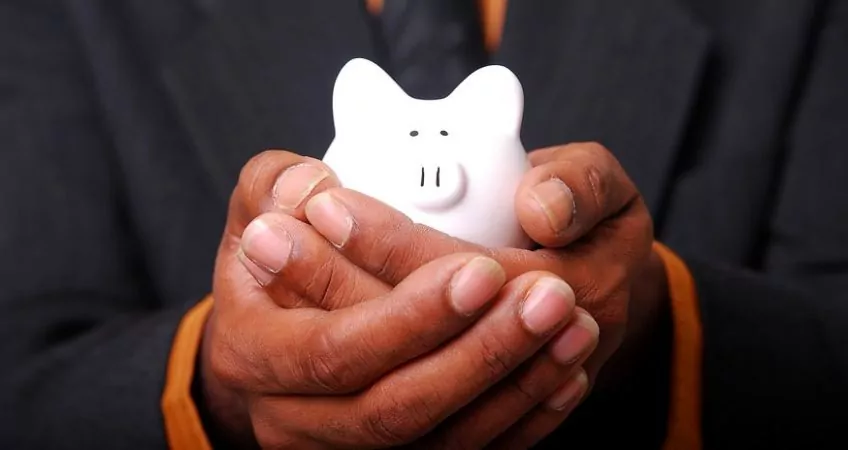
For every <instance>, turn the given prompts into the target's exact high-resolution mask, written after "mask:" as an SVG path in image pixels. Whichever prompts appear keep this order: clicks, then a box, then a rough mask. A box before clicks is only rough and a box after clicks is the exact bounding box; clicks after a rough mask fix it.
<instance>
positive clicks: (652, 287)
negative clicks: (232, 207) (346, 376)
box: [242, 143, 667, 446]
mask: <svg viewBox="0 0 848 450" xmlns="http://www.w3.org/2000/svg"><path fill="white" fill-rule="evenodd" d="M531 161H532V163H533V165H534V168H533V169H532V170H531V171H530V172H529V173H528V174H527V176H526V177H525V179H524V181H523V182H522V185H521V187H520V188H519V190H518V192H517V193H516V207H517V210H516V213H517V215H518V217H519V219H520V221H521V224H522V226H523V227H524V229H525V231H526V232H527V233H528V234H529V235H530V236H531V237H533V239H534V240H535V241H536V242H538V243H539V244H540V248H539V249H538V250H535V251H525V250H516V249H487V248H481V247H479V246H477V245H473V244H470V243H468V242H464V241H461V240H458V239H455V238H452V237H450V236H446V235H444V234H443V233H439V232H437V231H435V230H432V229H429V228H427V227H424V226H421V225H418V224H414V223H412V222H411V221H409V220H408V219H407V218H406V217H404V216H402V215H401V214H399V213H398V212H396V211H394V210H392V209H391V208H388V207H387V206H386V205H384V204H381V203H380V202H377V201H375V200H374V199H371V198H369V197H366V196H364V195H361V194H358V193H356V192H353V191H350V190H345V189H340V188H338V184H337V182H336V180H335V178H334V176H333V175H332V171H330V170H329V169H328V168H326V167H325V166H322V165H321V164H320V163H316V164H315V165H314V166H313V167H311V168H309V169H306V168H304V167H302V166H301V167H294V168H291V169H290V170H287V171H284V172H283V176H282V177H281V178H280V179H279V180H277V183H278V184H277V188H275V191H278V192H287V193H297V195H294V196H292V198H290V199H288V200H290V201H288V202H286V203H285V204H281V205H278V207H279V209H278V210H279V211H285V212H286V213H287V214H279V215H266V216H264V217H260V218H259V219H257V220H256V221H255V222H254V223H253V224H251V226H250V227H249V228H248V230H247V231H246V232H245V236H244V241H243V251H244V254H245V255H246V256H245V257H244V258H242V261H243V262H244V264H245V267H246V268H248V270H249V271H250V272H251V273H252V274H253V275H254V277H255V278H256V280H258V281H259V282H260V283H261V284H262V285H263V286H264V287H265V289H266V291H267V292H268V293H269V295H270V296H271V297H272V298H273V299H274V301H276V302H277V304H278V305H280V306H282V307H286V308H297V307H302V306H311V307H318V308H321V309H325V310H336V309H343V308H347V307H351V306H353V305H355V304H357V303H358V302H361V301H363V299H364V298H368V295H367V294H365V293H364V292H373V291H370V290H371V289H373V287H374V286H382V289H383V290H385V289H390V288H391V287H393V286H396V285H397V284H398V283H400V282H402V281H403V280H404V279H406V278H407V277H408V276H409V275H410V274H411V273H412V272H413V271H415V270H416V269H417V268H418V267H420V266H422V265H423V264H427V263H429V262H431V261H433V260H435V259H438V258H441V257H444V256H446V255H451V254H454V253H463V252H470V253H476V254H483V255H487V256H489V257H491V258H492V259H494V260H495V261H497V262H498V263H499V264H500V265H501V266H502V268H503V269H504V271H505V275H506V278H507V279H512V278H514V277H517V276H520V275H522V274H524V273H526V272H531V271H543V272H546V273H551V274H555V275H558V276H560V277H561V278H562V279H564V280H566V281H567V282H568V284H569V285H570V287H571V288H572V289H573V291H574V292H575V294H576V298H577V303H578V305H580V307H583V308H585V309H586V310H588V311H589V312H590V313H591V314H592V316H594V318H595V319H596V320H597V321H598V322H599V323H600V338H601V343H600V346H599V347H598V349H597V351H596V352H594V353H593V355H592V357H591V358H590V359H589V360H588V361H587V362H586V363H585V364H584V366H585V367H586V371H587V372H588V374H589V378H590V379H591V380H594V379H595V378H596V376H597V374H598V372H599V370H600V368H601V367H602V366H603V365H604V364H605V363H606V362H608V361H609V360H610V358H611V356H612V355H613V354H614V353H615V352H616V351H617V349H618V348H619V347H620V345H621V343H622V341H623V340H624V338H625V336H627V338H628V345H627V346H626V347H625V348H627V349H630V348H639V346H640V345H639V344H640V343H639V341H640V339H641V336H642V335H644V333H641V332H639V330H644V329H646V328H650V326H651V324H653V323H655V322H656V321H657V317H658V316H659V315H661V312H662V311H664V310H665V309H667V305H666V304H665V303H664V299H665V293H664V282H665V281H664V271H663V270H662V268H661V263H659V261H658V258H656V255H654V254H652V252H651V244H652V242H653V230H652V223H651V220H650V216H649V215H648V212H647V209H646V208H645V205H644V203H643V201H642V199H641V197H640V196H639V194H638V192H637V190H636V189H635V187H634V186H633V184H632V182H631V181H630V180H629V178H628V177H627V176H626V174H625V173H624V171H623V169H622V168H621V167H620V165H619V164H618V162H617V161H616V160H615V158H613V157H612V156H611V154H610V153H609V152H608V151H607V150H606V149H605V148H603V147H602V146H600V145H598V144H592V143H582V144H572V145H568V146H560V147H552V148H549V149H543V150H539V151H536V152H533V153H532V154H531ZM310 165H312V163H310ZM295 219H296V220H295ZM315 232H317V233H320V234H319V235H318V237H319V238H325V239H326V240H323V241H322V239H318V240H315V239H313V238H314V237H315V236H314V234H315ZM258 235H264V236H270V235H276V237H277V238H279V237H281V236H282V238H283V239H276V241H277V242H279V241H282V242H285V244H283V245H282V246H281V247H280V248H282V249H286V251H284V252H279V251H275V252H267V251H266V252H263V250H262V249H263V248H264V249H267V248H270V247H271V244H269V243H270V242H272V241H275V239H270V240H269V241H267V242H264V244H263V245H255V246H254V245H251V244H250V241H251V240H253V239H254V238H255V236H258ZM286 252H289V253H287V254H288V255H291V254H295V255H297V257H296V258H289V259H287V260H285V261H282V260H281V259H280V258H279V257H278V255H280V254H281V253H286ZM275 255H277V256H275ZM322 263H323V264H322ZM316 266H317V267H320V270H317V271H314V270H313V271H312V272H309V271H308V269H307V268H310V267H311V268H314V267H316ZM304 274H308V277H309V278H310V281H309V283H306V284H304V283H302V277H303V276H304ZM298 286H300V287H298ZM292 291H295V292H296V293H297V294H298V295H291V294H292ZM532 310H533V308H528V307H527V304H526V303H525V304H524V305H522V306H521V310H520V313H524V312H527V311H532ZM578 310H579V307H578ZM538 312H539V316H540V317H545V315H546V314H545V313H544V309H539V310H538ZM578 317H580V318H585V319H584V320H581V321H577V320H574V321H573V322H574V323H573V324H570V325H572V326H569V327H567V328H566V330H565V331H563V332H562V333H561V335H560V336H559V337H558V338H557V340H556V342H555V343H552V344H551V345H550V349H551V353H558V354H559V355H560V357H562V358H566V359H567V357H568V356H570V355H573V354H577V355H580V354H581V353H580V351H579V350H577V349H580V348H583V349H585V348H589V347H591V348H593V349H594V341H596V340H597V339H598V329H597V327H596V326H592V325H589V324H593V323H594V321H592V320H591V316H589V315H585V316H584V315H578ZM628 322H629V323H628ZM578 323H582V326H578V325H577V324H578ZM637 353H638V352H637ZM582 354H585V351H584V353H582ZM616 356H617V357H616V359H617V360H619V361H617V362H616V367H617V368H620V367H623V368H627V366H628V365H627V364H626V363H620V361H626V360H627V356H628V355H627V354H623V355H622V354H621V353H619V354H618V355H616ZM578 358H579V357H578ZM581 364H582V362H581ZM622 376H626V375H622ZM500 409H501V410H503V409H504V408H500ZM533 416H534V415H533V414H528V416H527V417H525V418H522V419H521V420H520V421H519V422H518V425H517V426H518V428H519V429H521V430H522V431H520V432H512V431H511V432H510V433H504V434H503V435H507V436H509V435H512V436H521V438H520V440H513V441H509V439H508V438H507V439H504V441H508V442H510V443H511V444H514V445H519V446H521V445H529V444H530V443H533V442H536V441H538V440H539V439H541V438H542V437H544V436H545V435H546V434H547V433H549V432H550V431H551V430H553V429H554V428H555V427H556V426H557V425H558V424H559V423H560V422H561V420H563V419H564V418H565V415H561V416H559V417H555V418H547V420H539V419H537V418H533ZM480 423H482V421H478V422H477V424H478V425H479V424H480ZM528 423H531V424H536V423H543V424H544V425H538V426H537V425H528ZM528 430H530V431H528ZM491 432H492V433H496V432H497V431H491Z"/></svg>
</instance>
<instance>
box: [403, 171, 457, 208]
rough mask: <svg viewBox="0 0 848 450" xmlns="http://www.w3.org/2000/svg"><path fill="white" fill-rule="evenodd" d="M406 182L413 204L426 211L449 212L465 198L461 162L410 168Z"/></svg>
mask: <svg viewBox="0 0 848 450" xmlns="http://www.w3.org/2000/svg"><path fill="white" fill-rule="evenodd" d="M404 178H405V179H406V183H407V188H408V189H407V192H409V195H410V201H411V203H412V204H413V205H414V206H416V207H418V208H421V209H423V210H430V211H439V210H445V209H448V208H450V207H451V206H453V205H455V204H456V203H458V202H459V201H460V200H461V199H462V197H463V196H464V195H465V187H466V175H465V171H464V170H463V168H462V166H461V165H460V164H459V163H458V162H456V161H451V160H449V159H442V160H439V159H436V160H431V161H426V162H418V163H417V164H414V165H411V166H408V167H407V168H406V176H405V177H404Z"/></svg>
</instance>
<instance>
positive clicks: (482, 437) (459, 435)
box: [423, 309, 598, 449]
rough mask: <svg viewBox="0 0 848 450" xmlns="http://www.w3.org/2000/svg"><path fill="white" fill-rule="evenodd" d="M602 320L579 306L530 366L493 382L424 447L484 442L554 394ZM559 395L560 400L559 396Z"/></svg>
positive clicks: (577, 365)
mask: <svg viewBox="0 0 848 450" xmlns="http://www.w3.org/2000/svg"><path fill="white" fill-rule="evenodd" d="M597 343H598V324H597V323H596V322H595V321H594V320H593V319H592V317H591V316H589V314H588V313H586V312H585V311H582V310H580V309H578V310H577V314H575V316H574V318H573V319H572V320H571V321H570V322H569V323H568V325H567V326H566V327H565V329H563V330H562V331H561V332H560V333H559V334H558V335H557V336H556V337H554V339H553V340H552V341H551V342H550V343H549V345H548V351H546V352H543V353H540V354H539V356H537V357H536V358H534V360H532V361H531V362H530V363H529V364H528V365H527V366H526V367H524V368H523V369H521V370H520V371H518V372H516V373H514V374H513V375H511V376H510V377H509V378H507V379H506V380H504V381H503V382H501V383H500V384H499V385H498V386H495V387H493V388H492V389H490V390H489V391H487V392H486V394H484V395H483V396H481V397H480V398H478V399H477V400H475V401H474V402H472V403H471V404H470V405H469V406H466V407H465V408H463V409H462V411H460V412H459V413H458V414H455V415H454V416H452V418H451V419H448V421H447V422H446V423H445V424H444V425H443V426H442V427H440V429H439V430H437V432H436V433H434V434H433V435H434V438H435V440H436V442H428V443H425V445H424V446H423V447H424V448H446V449H450V448H457V449H462V448H483V447H485V446H486V445H487V444H489V442H491V441H492V440H493V439H494V438H495V437H497V436H498V435H500V434H502V433H504V431H505V430H507V429H509V428H510V427H512V426H513V425H514V424H515V423H516V422H518V421H519V420H521V419H522V417H524V416H525V415H526V414H527V413H529V412H530V411H532V410H534V409H535V408H536V407H537V406H538V405H539V404H540V403H543V402H545V401H546V400H548V399H549V398H551V397H552V396H553V395H554V394H556V393H557V392H556V391H557V389H558V388H559V387H560V386H561V385H562V383H563V382H564V381H567V380H569V379H570V378H572V377H573V376H574V375H575V374H577V373H578V371H581V370H582V369H581V365H582V364H583V362H584V361H585V360H586V358H587V357H588V356H589V355H590V354H591V353H592V351H593V350H594V349H595V347H596V346H597ZM556 400H558V401H559V400H560V399H559V398H557V399H556Z"/></svg>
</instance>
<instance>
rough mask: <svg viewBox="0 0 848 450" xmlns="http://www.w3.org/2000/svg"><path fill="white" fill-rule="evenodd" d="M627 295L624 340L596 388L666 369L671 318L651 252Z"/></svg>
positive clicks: (662, 272) (661, 269)
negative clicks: (601, 384) (626, 319)
mask: <svg viewBox="0 0 848 450" xmlns="http://www.w3.org/2000/svg"><path fill="white" fill-rule="evenodd" d="M630 292H631V295H630V302H629V306H628V321H627V331H626V333H625V335H624V340H623V342H622V344H621V346H620V347H619V350H618V351H617V352H616V353H615V354H614V355H613V357H612V358H611V359H610V361H609V363H608V364H607V367H608V369H609V370H607V368H605V369H604V371H603V372H604V373H605V375H606V376H605V377H603V378H605V379H606V380H605V381H601V380H599V384H600V383H603V384H604V385H620V384H622V383H625V384H628V383H631V382H637V381H636V380H640V379H642V378H644V377H650V376H651V375H649V374H655V373H657V370H658V369H659V370H660V371H661V373H662V372H666V371H667V370H666V369H669V368H670V357H671V341H672V318H671V301H670V297H669V290H668V277H667V275H666V269H665V264H664V262H663V260H662V258H661V257H660V256H659V255H658V254H657V253H656V252H655V251H651V254H650V256H649V258H648V260H647V264H646V265H645V267H644V270H643V271H642V273H640V275H639V276H638V277H636V281H635V282H634V284H633V287H632V289H631V291H630ZM643 375H644V376H643Z"/></svg>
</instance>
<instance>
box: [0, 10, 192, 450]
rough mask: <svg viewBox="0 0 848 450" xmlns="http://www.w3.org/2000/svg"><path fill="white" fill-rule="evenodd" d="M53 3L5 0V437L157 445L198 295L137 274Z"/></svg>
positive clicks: (1, 168)
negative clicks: (161, 297)
mask: <svg viewBox="0 0 848 450" xmlns="http://www.w3.org/2000/svg"><path fill="white" fill-rule="evenodd" d="M59 4H60V2H50V1H46V0H11V1H4V2H0V146H2V149H0V206H2V210H0V254H2V255H3V263H2V264H0V361H2V363H0V416H2V417H0V447H2V448H14V449H29V448H41V449H44V448H51V449H58V448H69V449H77V448H163V447H165V445H166V441H165V433H164V427H163V419H162V413H161V409H160V399H161V394H162V390H163V387H164V378H165V373H166V365H167V361H168V356H169V353H170V351H171V344H172V338H173V335H174V333H175V330H176V328H177V326H178V324H179V322H180V320H181V318H182V316H183V315H184V314H185V311H186V310H188V309H189V308H190V307H191V306H192V305H191V303H193V302H192V301H187V303H186V305H184V307H177V308H173V309H167V308H164V307H163V306H162V305H161V304H160V303H159V302H158V301H157V300H156V294H155V292H153V289H151V287H150V286H151V283H149V282H148V281H147V280H146V279H145V277H144V270H142V267H143V262H142V261H141V259H140V258H139V257H138V255H139V253H138V252H136V248H135V245H134V240H133V236H132V232H131V231H130V226H129V225H128V223H129V220H128V218H127V216H126V214H125V212H124V211H123V210H122V209H121V204H122V200H123V199H122V195H123V193H122V190H121V185H120V180H119V179H118V176H117V175H116V174H117V173H118V171H117V170H116V167H115V165H114V161H113V160H112V159H111V158H112V156H111V155H112V152H111V151H110V142H109V135H108V134H107V133H106V132H105V131H104V128H102V127H101V123H102V120H103V118H102V117H100V116H99V115H98V110H97V105H96V98H95V95H94V94H93V92H92V88H91V86H90V83H89V79H88V78H87V77H88V74H87V73H86V70H85V66H84V64H83V59H82V56H81V55H80V54H79V53H78V51H77V48H76V46H75V43H74V36H73V33H71V30H69V28H68V25H67V22H66V21H65V20H64V19H63V16H62V10H61V7H60V6H59ZM187 300H191V299H187ZM193 300H194V302H196V301H197V300H200V299H193Z"/></svg>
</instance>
